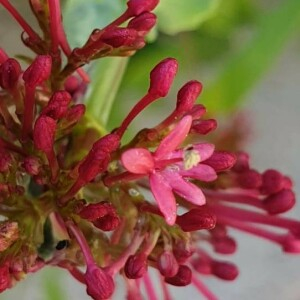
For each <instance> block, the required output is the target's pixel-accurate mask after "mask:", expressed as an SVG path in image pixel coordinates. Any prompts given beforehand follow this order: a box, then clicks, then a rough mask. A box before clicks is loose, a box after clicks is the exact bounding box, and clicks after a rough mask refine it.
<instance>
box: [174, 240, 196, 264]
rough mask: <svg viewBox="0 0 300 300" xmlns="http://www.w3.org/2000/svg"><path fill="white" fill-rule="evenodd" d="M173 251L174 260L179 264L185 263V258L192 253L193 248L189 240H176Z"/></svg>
mask: <svg viewBox="0 0 300 300" xmlns="http://www.w3.org/2000/svg"><path fill="white" fill-rule="evenodd" d="M173 253H174V255H175V257H176V260H177V261H178V262H179V263H180V264H181V263H185V262H186V261H187V259H188V258H190V257H191V256H192V255H193V253H194V249H193V248H192V246H191V244H190V243H189V242H187V241H178V242H177V243H176V244H175V245H174V246H173Z"/></svg>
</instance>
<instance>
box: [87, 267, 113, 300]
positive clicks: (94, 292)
mask: <svg viewBox="0 0 300 300" xmlns="http://www.w3.org/2000/svg"><path fill="white" fill-rule="evenodd" d="M84 277H85V281H86V287H87V288H86V291H87V293H88V295H90V296H91V297H92V298H93V299H94V300H104V299H107V298H109V297H110V296H111V295H112V294H113V292H114V289H115V284H114V281H113V279H112V277H111V276H110V275H108V274H107V273H106V272H105V271H104V270H103V269H101V268H100V267H98V266H96V265H88V266H87V270H86V273H85V276H84Z"/></svg>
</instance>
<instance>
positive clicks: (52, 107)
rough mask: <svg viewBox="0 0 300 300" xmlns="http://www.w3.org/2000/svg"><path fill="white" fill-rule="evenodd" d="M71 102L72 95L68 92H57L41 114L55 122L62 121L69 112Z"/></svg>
mask: <svg viewBox="0 0 300 300" xmlns="http://www.w3.org/2000/svg"><path fill="white" fill-rule="evenodd" d="M70 102H71V95H70V94H69V93H68V92H66V91H57V92H55V93H54V94H53V95H52V97H51V98H50V100H49V103H48V104H47V106H46V107H45V108H44V109H43V110H42V112H41V114H42V115H46V116H48V117H50V118H52V119H54V120H58V119H61V118H62V117H64V116H65V115H66V113H67V111H68V105H69V104H70Z"/></svg>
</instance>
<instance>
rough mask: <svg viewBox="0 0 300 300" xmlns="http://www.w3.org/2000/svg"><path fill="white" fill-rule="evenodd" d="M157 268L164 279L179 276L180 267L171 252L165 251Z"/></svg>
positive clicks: (159, 257)
mask: <svg viewBox="0 0 300 300" xmlns="http://www.w3.org/2000/svg"><path fill="white" fill-rule="evenodd" d="M157 268H158V270H159V272H160V274H161V275H162V276H164V277H173V276H175V275H176V274H177V272H178V268H179V265H178V263H177V260H176V258H175V256H174V254H173V253H172V252H171V251H163V252H162V253H161V254H160V255H159V256H158V258H157Z"/></svg>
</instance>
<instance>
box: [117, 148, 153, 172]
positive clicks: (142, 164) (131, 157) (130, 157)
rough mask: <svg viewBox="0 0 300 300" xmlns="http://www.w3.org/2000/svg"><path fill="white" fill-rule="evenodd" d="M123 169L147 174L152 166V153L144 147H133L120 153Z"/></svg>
mask: <svg viewBox="0 0 300 300" xmlns="http://www.w3.org/2000/svg"><path fill="white" fill-rule="evenodd" d="M121 161H122V164H123V166H124V167H125V169H127V171H129V172H131V173H133V174H147V173H149V172H150V171H152V170H153V168H154V160H153V158H152V154H151V153H150V152H149V151H148V150H147V149H144V148H133V149H130V150H127V151H125V152H124V153H123V154H122V157H121Z"/></svg>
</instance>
